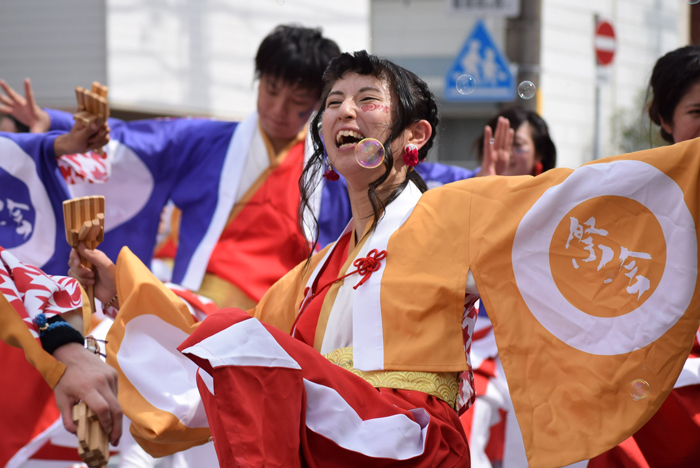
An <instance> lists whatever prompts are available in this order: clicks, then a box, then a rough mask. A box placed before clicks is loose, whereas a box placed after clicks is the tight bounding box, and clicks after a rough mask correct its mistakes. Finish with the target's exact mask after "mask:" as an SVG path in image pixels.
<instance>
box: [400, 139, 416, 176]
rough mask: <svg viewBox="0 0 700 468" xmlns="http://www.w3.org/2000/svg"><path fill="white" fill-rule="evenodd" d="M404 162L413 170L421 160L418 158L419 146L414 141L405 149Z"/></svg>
mask: <svg viewBox="0 0 700 468" xmlns="http://www.w3.org/2000/svg"><path fill="white" fill-rule="evenodd" d="M403 162H404V163H405V164H406V165H407V166H408V168H409V170H412V169H413V167H415V166H417V165H418V163H419V162H420V161H419V160H418V147H417V146H416V145H414V144H413V143H409V144H407V145H406V148H405V149H404V150H403Z"/></svg>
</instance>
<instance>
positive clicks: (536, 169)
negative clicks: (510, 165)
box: [532, 161, 544, 176]
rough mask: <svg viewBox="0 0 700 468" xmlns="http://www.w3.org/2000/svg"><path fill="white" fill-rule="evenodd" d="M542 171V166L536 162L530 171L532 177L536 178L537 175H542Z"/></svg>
mask: <svg viewBox="0 0 700 468" xmlns="http://www.w3.org/2000/svg"><path fill="white" fill-rule="evenodd" d="M542 169H544V166H543V165H542V161H537V162H536V163H535V167H534V169H533V170H532V172H533V175H536V176H538V175H540V174H542Z"/></svg>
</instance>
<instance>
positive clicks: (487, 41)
mask: <svg viewBox="0 0 700 468" xmlns="http://www.w3.org/2000/svg"><path fill="white" fill-rule="evenodd" d="M465 75H466V76H465ZM470 76H471V77H473V80H472V79H471V78H470ZM444 97H445V100H447V101H472V102H473V101H499V102H502V101H512V100H513V99H515V77H514V76H513V72H512V71H511V70H510V64H509V63H508V60H506V58H505V56H504V55H503V53H501V51H500V50H499V49H498V47H496V43H495V42H494V41H493V38H492V37H491V35H490V34H489V32H488V30H487V29H486V26H485V25H484V23H483V21H481V20H479V21H477V23H476V25H475V26H474V29H473V30H472V32H471V34H469V37H467V40H466V41H465V42H464V45H463V46H462V50H461V51H460V52H459V53H458V54H457V56H456V57H455V59H454V62H452V65H451V66H450V68H449V69H448V70H447V74H446V75H445V93H444Z"/></svg>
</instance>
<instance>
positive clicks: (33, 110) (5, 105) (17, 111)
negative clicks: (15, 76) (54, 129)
mask: <svg viewBox="0 0 700 468" xmlns="http://www.w3.org/2000/svg"><path fill="white" fill-rule="evenodd" d="M0 87H1V88H2V89H3V90H4V91H5V94H6V95H2V94H0V112H2V113H3V114H8V115H11V116H12V117H14V118H15V119H17V120H19V121H20V122H22V123H23V124H24V125H26V126H27V127H29V131H30V132H32V133H46V132H48V131H49V129H50V128H51V118H50V117H49V114H47V113H46V111H45V110H44V109H42V108H41V107H39V106H37V105H36V101H35V100H34V91H32V83H31V81H29V78H26V79H25V80H24V96H25V97H22V96H20V95H19V93H18V92H17V91H15V90H14V89H12V88H11V87H10V85H8V84H7V83H6V82H5V81H4V80H0Z"/></svg>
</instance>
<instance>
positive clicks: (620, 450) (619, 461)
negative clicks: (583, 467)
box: [587, 437, 649, 468]
mask: <svg viewBox="0 0 700 468" xmlns="http://www.w3.org/2000/svg"><path fill="white" fill-rule="evenodd" d="M587 468H649V464H648V463H647V462H646V460H645V459H644V455H642V452H641V451H640V450H639V447H638V446H637V442H635V440H634V437H630V438H628V439H626V440H625V441H624V442H622V443H621V444H620V445H618V446H617V447H614V448H613V449H612V450H608V451H607V452H605V453H604V454H602V455H598V456H597V457H595V458H592V459H591V460H590V461H589V462H588V467H587Z"/></svg>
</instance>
